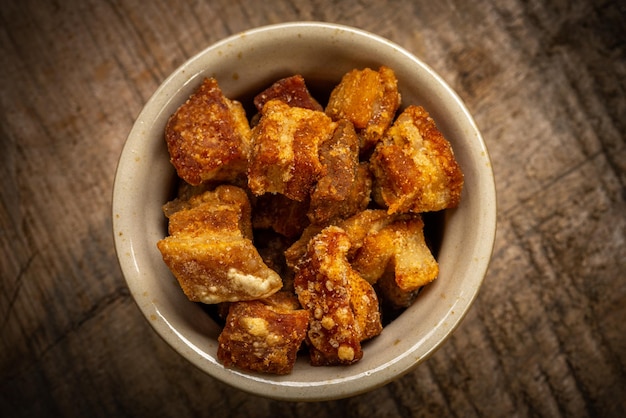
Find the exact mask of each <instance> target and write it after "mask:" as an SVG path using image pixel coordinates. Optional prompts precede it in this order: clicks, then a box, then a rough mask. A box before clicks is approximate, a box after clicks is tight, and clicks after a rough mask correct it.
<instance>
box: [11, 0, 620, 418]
mask: <svg viewBox="0 0 626 418" xmlns="http://www.w3.org/2000/svg"><path fill="white" fill-rule="evenodd" d="M293 20H326V21H332V22H337V23H344V24H348V25H353V26H357V27H361V28H364V29H366V30H370V31H372V32H376V33H378V34H380V35H382V36H386V37H388V38H389V39H391V40H392V41H395V42H397V43H398V44H400V45H402V46H404V47H406V48H407V49H409V50H411V51H413V52H414V53H415V54H417V55H418V56H420V57H421V58H423V59H424V60H425V61H426V62H427V63H428V64H429V65H431V66H432V67H433V68H434V69H435V70H436V71H437V72H439V73H440V74H441V75H442V76H443V77H444V79H446V80H447V81H448V82H449V83H450V84H451V85H452V86H453V88H454V89H455V90H457V91H458V93H459V94H460V95H461V97H462V98H463V99H464V100H465V101H466V103H467V105H468V107H469V108H470V110H471V112H472V113H473V114H474V116H475V118H476V122H477V124H478V126H479V127H480V129H481V130H482V132H483V135H484V137H485V141H486V142H487V145H488V147H489V150H490V152H491V156H492V160H493V161H492V162H493V167H494V170H495V173H496V185H497V189H498V203H499V217H498V228H499V230H498V237H497V242H496V247H495V252H494V257H493V261H492V265H491V268H490V271H489V273H488V276H487V278H486V280H485V285H484V287H483V289H482V291H481V293H480V295H479V297H478V300H477V302H476V305H475V307H474V308H473V309H472V311H471V312H470V313H469V315H468V316H467V318H466V319H465V321H464V322H463V324H462V326H461V327H460V328H459V330H458V331H457V332H456V333H455V334H454V336H453V337H452V338H451V339H450V341H449V342H448V343H447V344H445V345H444V346H443V347H442V349H441V350H439V351H438V352H437V353H435V355H433V357H432V358H431V359H429V360H428V361H427V362H426V363H425V364H424V365H423V366H421V367H419V368H417V369H416V370H414V371H413V372H411V373H409V374H407V375H406V376H404V377H402V378H400V379H399V380H397V381H396V382H393V383H391V384H389V385H387V386H385V387H383V388H380V389H377V390H375V391H373V392H371V393H368V394H364V395H360V396H357V397H354V398H352V399H346V400H341V401H333V402H324V403H312V404H302V403H286V402H276V401H271V400H267V399H262V398H258V397H255V396H252V395H249V394H245V393H242V392H239V391H237V390H235V389H233V388H230V387H229V386H227V385H225V384H222V383H220V382H217V381H215V380H214V379H212V378H210V377H208V376H206V375H204V374H203V373H202V372H200V371H199V370H197V369H195V368H194V367H193V366H191V365H190V364H188V363H187V362H186V361H185V360H183V359H181V358H180V357H179V356H178V355H177V354H176V353H175V352H174V351H173V350H172V349H171V348H169V347H168V346H167V345H166V344H165V343H164V342H163V341H162V340H161V339H160V338H159V337H158V336H156V334H155V333H154V332H153V331H152V330H151V329H150V327H149V325H148V324H147V322H146V321H145V320H144V318H143V317H142V316H141V314H140V312H139V310H138V309H137V307H136V306H135V305H134V303H133V301H132V299H131V297H130V295H129V292H128V290H127V289H126V286H125V283H124V281H123V278H122V276H121V273H120V271H119V268H118V266H117V262H116V258H115V253H114V250H113V240H112V235H111V231H110V229H111V219H110V217H111V215H110V210H109V207H110V203H111V189H112V184H113V175H114V171H115V166H116V162H117V157H118V156H119V153H120V151H121V148H122V146H123V143H124V140H125V137H126V135H127V133H128V131H129V130H130V128H131V126H132V123H133V121H134V118H135V117H136V115H137V114H138V113H139V111H140V110H141V107H142V106H143V104H144V103H145V102H146V101H147V100H148V98H149V97H150V95H151V94H152V93H153V92H154V90H155V89H156V88H157V86H158V85H159V84H160V83H161V81H162V80H163V79H164V78H165V77H166V76H167V75H168V74H169V73H170V72H171V71H173V70H174V69H175V68H176V67H177V66H178V65H180V64H181V63H182V62H184V61H185V60H186V59H187V58H189V57H190V56H192V55H193V54H195V53H197V52H199V51H200V50H202V49H203V48H205V47H206V46H208V45H210V44H211V43H213V42H215V41H217V40H219V39H221V38H223V37H225V36H228V35H230V34H233V33H235V32H238V31H242V30H245V29H249V28H252V27H255V26H259V25H264V24H271V23H278V22H284V21H293ZM625 34H626V7H625V6H624V5H623V4H622V3H620V2H611V1H606V0H603V1H589V0H577V1H574V2H571V1H570V2H561V1H557V2H541V1H536V0H531V1H521V0H506V1H501V2H497V4H493V2H488V1H485V0H479V1H475V2H465V1H460V0H445V1H437V2H433V1H408V0H406V1H404V0H402V1H357V0H348V1H343V2H330V1H325V0H316V1H313V2H310V1H300V0H277V1H274V2H272V3H271V4H266V3H265V2H248V3H244V2H233V1H225V0H215V1H179V2H166V1H163V0H158V1H155V2H148V3H146V2H140V1H135V0H110V1H106V2H100V1H94V0H90V1H84V2H79V1H66V2H42V1H37V0H24V1H20V2H3V3H2V4H1V5H0V57H1V58H0V59H1V61H0V62H1V65H0V83H1V85H2V93H1V94H0V159H1V160H0V251H1V254H2V255H3V256H2V257H0V415H2V416H47V415H54V416H85V415H94V414H95V415H98V416H146V415H157V416H180V417H184V416H203V415H211V416H221V415H228V416H233V417H238V416H241V417H244V416H245V417H254V416H256V417H261V416H281V417H282V416H284V417H316V418H318V417H326V416H335V415H337V414H340V415H343V416H371V417H378V416H380V417H382V416H423V417H431V416H432V417H439V416H551V417H552V416H574V417H578V416H581V417H584V416H608V417H612V416H616V417H617V416H623V415H624V413H626V400H625V399H624V397H623V394H624V392H625V390H626V326H625V325H624V321H625V320H626V304H624V303H623V301H624V300H625V298H626V281H625V280H624V279H625V272H626V216H625V215H624V214H626V192H625V190H626V146H625V140H624V138H625V137H624V133H623V132H625V131H626V100H625V97H626V82H625V80H626V35H625Z"/></svg>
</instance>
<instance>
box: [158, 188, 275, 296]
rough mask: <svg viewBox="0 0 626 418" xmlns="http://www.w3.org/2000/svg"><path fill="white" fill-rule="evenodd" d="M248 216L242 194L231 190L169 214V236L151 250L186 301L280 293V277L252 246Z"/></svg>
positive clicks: (201, 198)
mask: <svg viewBox="0 0 626 418" xmlns="http://www.w3.org/2000/svg"><path fill="white" fill-rule="evenodd" d="M182 206H184V205H182ZM249 216H250V204H249V203H248V200H247V195H246V193H245V192H244V191H243V190H241V189H239V188H237V187H235V186H219V187H218V188H217V189H216V190H215V191H213V192H211V191H208V192H205V193H203V194H201V195H198V196H196V197H195V198H193V201H191V202H190V203H189V206H188V207H182V208H180V209H179V210H178V211H176V212H174V213H172V214H170V216H169V233H170V235H169V236H167V237H165V238H164V239H162V240H160V241H159V242H158V243H157V247H158V249H159V251H160V252H161V255H162V256H163V261H164V262H165V264H166V265H167V266H168V267H169V269H170V270H171V271H172V273H173V274H174V276H175V277H176V279H177V280H178V282H179V284H180V286H181V288H182V289H183V292H184V293H185V295H186V296H187V297H188V298H189V299H190V300H191V301H194V302H203V303H210V304H212V303H220V302H232V301H240V300H251V299H258V298H264V297H268V296H270V295H272V294H273V293H276V292H277V291H278V290H280V288H281V287H282V280H281V278H280V276H279V275H278V274H277V273H276V272H274V271H273V270H272V269H270V268H269V267H268V266H267V265H265V263H264V262H263V260H262V258H261V256H260V255H259V253H258V251H257V249H256V248H255V246H254V245H253V243H252V240H251V238H250V237H251V235H252V233H251V226H250V225H251V222H250V218H249Z"/></svg>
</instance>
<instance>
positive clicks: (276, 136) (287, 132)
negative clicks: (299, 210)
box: [248, 100, 336, 202]
mask: <svg viewBox="0 0 626 418" xmlns="http://www.w3.org/2000/svg"><path fill="white" fill-rule="evenodd" d="M335 127H336V123H335V122H333V121H332V120H331V119H330V118H329V117H328V116H326V114H324V113H323V112H320V111H315V110H310V109H304V108H300V107H291V106H289V105H287V104H285V103H283V102H281V101H280V100H270V101H268V102H267V103H266V104H265V106H263V112H262V116H261V119H260V120H259V124H258V125H257V126H255V128H254V129H253V133H252V144H253V146H252V151H251V154H250V160H249V166H248V187H249V188H250V190H251V191H252V193H254V194H255V195H257V196H260V195H262V194H265V193H281V194H283V195H285V196H287V197H288V198H289V199H292V200H296V201H298V202H303V201H305V200H306V199H308V197H309V194H310V191H311V188H312V187H313V186H314V185H315V183H316V182H317V180H318V179H319V178H320V176H321V174H322V164H321V163H320V160H319V152H318V150H319V145H320V144H321V143H323V142H324V141H327V140H328V138H330V136H331V135H332V134H333V132H334V131H335Z"/></svg>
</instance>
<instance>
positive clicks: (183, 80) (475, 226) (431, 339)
mask: <svg viewBox="0 0 626 418" xmlns="http://www.w3.org/2000/svg"><path fill="white" fill-rule="evenodd" d="M380 65H387V66H389V67H391V68H392V69H393V70H394V71H395V73H396V76H397V77H398V81H399V88H400V92H401V95H402V103H403V105H404V106H406V105H408V104H419V105H423V106H424V107H425V108H426V109H427V110H428V111H429V112H430V114H431V116H432V117H433V119H434V120H435V122H436V123H437V125H438V127H439V128H440V130H441V131H442V132H443V133H444V135H445V136H446V137H447V138H448V140H449V141H450V142H451V143H452V146H453V149H454V152H455V155H456V158H457V160H458V162H459V164H460V166H461V168H462V169H463V171H464V174H465V188H464V191H463V196H462V201H461V204H460V206H459V207H458V208H457V209H455V210H449V211H447V212H446V214H445V222H444V225H443V239H442V242H441V246H440V248H439V254H438V261H439V264H440V274H439V277H438V279H437V280H435V282H433V283H432V284H431V285H429V286H427V287H426V288H425V289H424V291H422V292H421V293H420V296H419V298H418V300H417V302H416V303H415V304H414V305H413V306H412V307H410V308H409V309H408V310H407V311H405V312H404V313H403V314H402V315H401V316H400V317H399V318H397V319H396V320H394V321H393V322H392V323H391V324H389V325H387V326H386V327H385V329H384V331H383V333H382V334H381V335H380V336H378V337H376V338H375V339H373V340H372V341H369V342H367V343H366V344H365V346H364V356H363V359H362V360H361V361H359V362H358V363H356V364H354V365H351V366H349V367H321V368H315V367H312V366H310V365H309V364H308V359H306V358H300V359H299V360H298V361H297V364H296V366H295V367H294V370H293V372H292V374H290V375H288V376H269V375H259V374H251V373H244V372H240V371H238V370H234V369H226V368H224V367H223V366H222V365H221V364H220V363H219V362H218V361H217V359H216V352H217V336H218V335H219V332H220V328H219V327H218V325H217V324H216V323H215V322H214V321H213V320H212V319H211V318H210V316H209V315H207V314H206V313H205V312H204V311H203V310H202V308H201V307H200V306H198V305H197V304H194V303H191V302H189V301H188V300H187V298H186V297H185V296H184V294H183V293H182V291H181V289H180V287H179V286H178V284H177V282H176V280H175V279H174V277H173V276H172V275H171V273H170V272H169V270H168V269H167V267H166V266H165V264H164V263H163V261H162V258H161V255H160V253H159V252H158V250H157V248H156V242H157V241H158V240H160V239H161V238H163V236H164V235H165V233H166V220H165V218H164V216H163V213H162V211H161V205H162V204H163V203H165V202H166V201H167V200H169V199H170V198H171V191H172V187H173V181H174V178H175V173H174V170H173V168H172V166H171V164H170V162H169V156H168V154H167V148H166V145H165V140H164V137H163V131H164V127H165V124H166V122H167V119H168V118H169V116H170V115H171V114H172V113H173V112H174V111H175V110H176V109H177V108H178V106H180V105H181V104H182V103H183V102H184V101H185V100H186V99H187V97H188V96H189V95H190V94H191V93H192V92H193V90H195V89H196V87H197V86H198V85H199V84H200V83H201V81H202V79H203V78H204V77H207V76H213V77H215V78H216V79H217V80H218V82H219V84H220V87H221V88H222V90H223V92H224V93H225V95H226V96H228V97H230V98H235V99H241V100H243V101H246V100H249V99H250V98H251V97H252V96H253V95H254V94H256V93H257V92H260V91H261V90H262V89H263V88H265V87H266V86H268V85H269V84H271V83H272V82H274V81H276V80H278V79H279V78H281V77H285V76H289V75H293V74H302V75H303V76H304V78H305V80H306V81H307V84H308V85H310V86H312V90H313V92H314V94H318V95H319V94H327V93H328V92H329V88H330V86H333V85H335V84H337V83H338V82H339V80H340V79H341V76H342V75H343V74H345V73H346V72H347V71H349V70H352V69H354V68H365V67H370V68H378V67H379V66H380ZM249 116H251V115H249ZM494 190H495V189H494V184H493V175H492V171H491V165H490V161H489V156H488V153H487V150H486V148H485V145H484V143H483V141H482V138H481V136H480V133H479V132H478V130H477V129H476V126H475V124H474V122H473V121H472V118H471V117H470V115H469V114H468V112H467V110H466V108H465V107H464V105H463V104H462V102H461V101H460V100H459V98H458V97H457V96H456V94H455V93H454V92H453V91H452V90H450V88H449V87H448V86H447V85H446V84H445V83H444V82H443V81H442V80H441V79H440V77H439V76H437V75H436V74H435V73H434V72H433V71H432V70H431V69H430V68H428V67H427V66H426V65H424V64H423V63H421V62H420V61H419V60H418V59H417V58H415V57H414V56H412V55H411V54H409V53H408V52H406V51H405V50H403V49H402V48H400V47H398V46H396V45H394V44H392V43H390V42H389V41H386V40H384V39H382V38H380V37H378V36H375V35H372V34H369V33H366V32H363V31H361V30H357V29H354V28H348V27H345V26H338V25H331V24H325V23H311V22H309V23H293V24H281V25H274V26H268V27H263V28H259V29H255V30H251V31H248V32H245V33H242V34H239V35H236V36H233V37H230V38H228V39H226V40H224V41H221V42H219V43H217V44H215V45H213V46H211V47H209V48H207V49H206V50H204V51H202V52H201V53H199V54H198V55H196V56H195V57H193V58H191V59H190V60H189V61H188V62H187V63H185V64H184V65H183V66H181V67H180V68H179V69H178V70H176V71H175V72H174V73H173V74H172V75H171V76H170V77H169V78H168V79H167V80H166V81H165V82H164V83H163V84H162V85H161V86H160V87H159V89H158V90H157V91H156V92H155V94H154V95H153V97H152V98H151V99H150V100H149V102H148V103H147V104H146V106H145V108H144V110H143V111H142V112H141V114H140V115H139V117H138V118H137V121H136V123H135V125H134V127H133V129H132V131H131V133H130V135H129V137H128V139H127V142H126V144H125V146H124V149H123V151H122V155H121V158H120V162H119V165H118V170H117V173H116V179H115V186H114V194H113V222H114V225H113V226H114V231H115V244H116V249H117V252H118V258H119V260H120V265H121V267H122V271H123V273H124V276H125V278H126V281H127V283H128V286H129V288H130V290H131V293H132V295H133V297H134V298H135V300H136V301H137V303H138V305H139V307H140V308H141V310H142V311H143V313H144V314H145V315H146V317H147V318H148V320H149V321H150V323H151V324H152V326H153V327H154V328H155V329H156V330H157V332H158V333H159V334H160V335H161V336H162V337H163V338H164V339H165V340H166V341H167V342H168V343H169V344H170V345H171V346H172V347H174V348H175V349H176V350H177V351H178V352H179V353H181V354H182V355H183V356H184V357H186V358H187V359H189V361H191V362H192V363H193V364H195V365H196V366H197V367H199V368H200V369H202V370H204V371H206V372H207V373H209V374H211V375H212V376H214V377H216V378H218V379H220V380H222V381H224V382H226V383H229V384H231V385H233V386H235V387H238V388H240V389H243V390H246V391H250V392H254V393H257V394H259V395H263V396H269V397H273V398H277V399H289V400H322V399H332V398H340V397H345V396H350V395H354V394H357V393H361V392H364V391H367V390H370V389H372V388H374V387H377V386H380V385H382V384H385V383H387V382H388V381H390V380H391V379H393V378H395V377H397V376H399V375H401V374H403V373H406V372H407V371H409V370H410V369H411V368H413V367H414V366H415V365H417V364H419V362H421V361H422V360H424V359H425V358H426V357H428V355H430V354H431V353H432V352H433V351H434V350H435V349H436V348H437V347H439V345H440V344H441V343H442V342H443V341H444V340H445V339H446V338H447V337H448V336H449V335H450V333H451V332H452V331H453V330H454V329H455V328H456V326H457V325H458V324H459V322H460V321H461V319H462V317H463V316H464V314H465V312H466V311H467V309H468V308H469V306H470V304H471V302H472V301H473V300H474V298H475V296H476V293H477V292H478V289H479V287H480V284H481V282H482V279H483V277H484V274H485V272H486V269H487V265H488V262H489V258H490V256H491V250H492V246H493V241H494V236H495V191H494Z"/></svg>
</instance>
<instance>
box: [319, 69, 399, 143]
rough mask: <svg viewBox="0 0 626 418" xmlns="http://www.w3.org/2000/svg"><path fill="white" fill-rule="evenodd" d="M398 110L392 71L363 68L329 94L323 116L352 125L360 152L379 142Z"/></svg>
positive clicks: (395, 85)
mask: <svg viewBox="0 0 626 418" xmlns="http://www.w3.org/2000/svg"><path fill="white" fill-rule="evenodd" d="M399 106H400V93H399V92H398V80H397V79H396V76H395V73H394V72H393V70H391V69H390V68H388V67H385V66H382V67H380V68H379V69H378V71H374V70H372V69H370V68H365V69H363V70H352V71H350V72H348V73H346V74H345V75H344V76H343V78H342V79H341V82H340V83H339V84H338V85H337V86H336V87H335V88H334V89H333V91H332V92H331V94H330V98H329V99H328V105H327V106H326V114H328V115H329V116H330V117H331V118H332V119H333V120H335V121H337V120H341V119H347V120H349V121H350V122H352V123H353V124H354V127H355V128H356V131H357V133H358V134H359V138H360V140H361V142H360V148H361V151H362V152H363V151H367V150H370V149H371V148H373V147H374V146H375V145H376V143H377V142H378V141H379V140H380V138H381V137H382V136H383V133H384V132H385V131H386V130H387V128H388V127H389V126H390V125H391V122H392V121H393V118H394V116H395V113H396V110H398V107H399Z"/></svg>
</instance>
